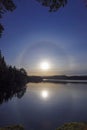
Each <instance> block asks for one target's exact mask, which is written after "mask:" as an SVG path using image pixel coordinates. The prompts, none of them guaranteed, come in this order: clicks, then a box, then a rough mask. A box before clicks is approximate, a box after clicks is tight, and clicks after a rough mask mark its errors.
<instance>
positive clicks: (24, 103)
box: [0, 82, 87, 130]
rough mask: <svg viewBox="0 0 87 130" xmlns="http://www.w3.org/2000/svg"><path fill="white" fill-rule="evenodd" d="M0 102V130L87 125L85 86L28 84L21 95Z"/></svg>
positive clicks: (31, 129)
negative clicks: (5, 128)
mask: <svg viewBox="0 0 87 130" xmlns="http://www.w3.org/2000/svg"><path fill="white" fill-rule="evenodd" d="M9 94H12V95H13V96H8V95H9ZM4 97H5V99H4ZM6 97H8V99H6ZM0 98H1V99H0V101H1V104H0V126H1V127H2V126H8V125H13V124H22V125H23V126H24V127H25V129H26V130H55V128H57V127H59V126H61V125H62V124H63V123H67V122H72V121H74V122H79V121H80V122H86V121H87V84H82V83H81V84H80V83H79V84H75V83H67V84H58V83H46V82H45V83H29V84H27V85H26V89H24V90H21V92H19V91H17V93H15V94H13V92H12V91H11V92H9V93H8V94H7V95H6V93H5V94H4V95H3V96H2V95H1V94H0Z"/></svg>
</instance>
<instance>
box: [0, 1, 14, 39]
mask: <svg viewBox="0 0 87 130" xmlns="http://www.w3.org/2000/svg"><path fill="white" fill-rule="evenodd" d="M15 8H16V5H15V4H14V2H13V0H0V19H1V18H2V17H3V14H4V13H6V12H8V11H10V12H12V11H14V10H15ZM3 31H4V27H3V25H2V24H0V37H1V35H2V32H3Z"/></svg>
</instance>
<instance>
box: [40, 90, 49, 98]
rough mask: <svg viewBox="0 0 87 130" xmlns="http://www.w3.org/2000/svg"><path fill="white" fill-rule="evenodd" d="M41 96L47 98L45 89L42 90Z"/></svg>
mask: <svg viewBox="0 0 87 130" xmlns="http://www.w3.org/2000/svg"><path fill="white" fill-rule="evenodd" d="M41 96H42V97H43V98H47V97H48V92H47V91H46V90H43V91H42V93H41Z"/></svg>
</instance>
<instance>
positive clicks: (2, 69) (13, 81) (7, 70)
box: [0, 51, 27, 87]
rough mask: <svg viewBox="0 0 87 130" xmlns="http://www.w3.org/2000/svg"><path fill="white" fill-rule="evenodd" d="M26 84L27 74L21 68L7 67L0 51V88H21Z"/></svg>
mask: <svg viewBox="0 0 87 130" xmlns="http://www.w3.org/2000/svg"><path fill="white" fill-rule="evenodd" d="M26 83H27V73H26V71H25V70H24V69H23V68H21V69H17V68H16V67H12V66H8V65H7V64H6V62H5V59H4V56H2V54H1V51H0V87H2V86H3V87H5V86H6V87H9V86H11V87H14V86H23V85H25V84H26Z"/></svg>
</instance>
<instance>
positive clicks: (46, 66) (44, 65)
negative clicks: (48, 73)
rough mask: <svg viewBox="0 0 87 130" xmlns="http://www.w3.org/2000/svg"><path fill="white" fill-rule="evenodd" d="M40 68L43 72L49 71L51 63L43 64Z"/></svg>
mask: <svg viewBox="0 0 87 130" xmlns="http://www.w3.org/2000/svg"><path fill="white" fill-rule="evenodd" d="M40 68H41V69H42V70H48V69H49V68H50V66H49V63H48V62H42V63H41V64H40Z"/></svg>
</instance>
